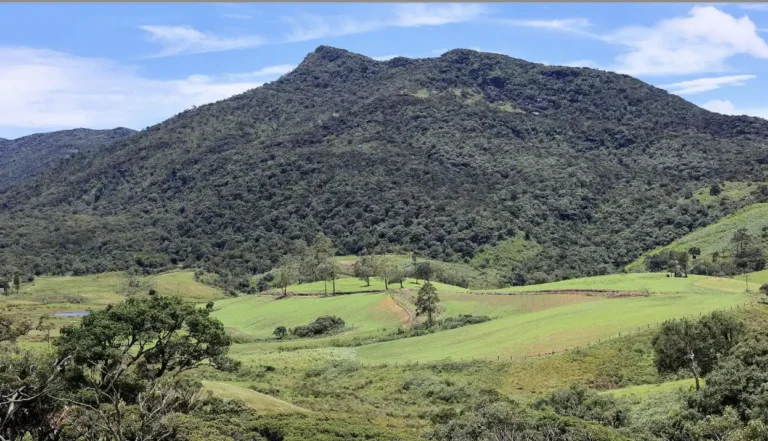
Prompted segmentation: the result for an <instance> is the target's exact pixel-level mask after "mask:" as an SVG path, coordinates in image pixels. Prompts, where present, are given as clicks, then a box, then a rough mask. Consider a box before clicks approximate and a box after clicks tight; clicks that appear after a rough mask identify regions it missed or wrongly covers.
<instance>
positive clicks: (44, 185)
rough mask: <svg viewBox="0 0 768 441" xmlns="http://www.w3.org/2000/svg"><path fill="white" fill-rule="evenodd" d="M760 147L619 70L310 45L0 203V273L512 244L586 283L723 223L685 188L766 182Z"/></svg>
mask: <svg viewBox="0 0 768 441" xmlns="http://www.w3.org/2000/svg"><path fill="white" fill-rule="evenodd" d="M767 140H768V121H765V120H763V119H760V118H750V117H743V116H726V115H720V114H715V113H712V112H708V111H706V110H704V109H701V108H699V107H698V106H696V105H694V104H692V103H690V102H687V101H685V100H684V99H682V98H680V97H678V96H675V95H673V94H669V93H668V92H666V91H664V90H661V89H658V88H655V87H653V86H651V85H649V84H646V83H643V82H642V81H639V80H637V79H634V78H632V77H629V76H627V75H618V74H615V73H611V72H607V71H600V70H594V69H587V68H573V67H562V66H549V65H544V64H537V63H530V62H526V61H524V60H519V59H514V58H510V57H507V56H504V55H500V54H491V53H480V52H475V51H471V50H464V49H457V50H451V51H448V52H446V53H445V54H443V55H441V56H439V57H433V58H426V59H406V58H403V57H397V58H395V59H392V60H389V61H376V60H373V59H371V58H368V57H365V56H362V55H358V54H354V53H350V52H348V51H345V50H342V49H337V48H332V47H326V46H321V47H318V48H317V49H316V50H315V51H313V52H312V53H311V54H309V55H308V56H307V57H306V59H305V60H304V61H303V62H302V63H301V64H300V65H299V66H298V67H297V68H296V69H295V70H293V71H292V72H290V73H289V74H287V75H284V76H283V77H281V78H280V79H279V80H277V81H274V82H272V83H269V84H267V85H264V86H263V87H259V88H256V89H254V90H251V91H248V92H246V93H243V94H240V95H237V96H235V97H232V98H230V99H227V100H222V101H219V102H217V103H213V104H209V105H205V106H200V107H198V108H196V109H192V110H189V111H186V112H183V113H181V114H179V115H177V116H175V117H173V118H170V119H169V120H167V121H165V122H162V123H160V124H158V125H155V126H153V127H150V128H148V129H146V130H144V131H141V132H139V133H137V134H135V135H132V136H129V137H127V138H124V139H122V140H120V141H118V142H116V143H113V144H110V145H109V146H107V147H105V148H104V149H100V150H99V152H98V154H85V155H84V156H83V157H82V158H79V159H78V160H77V161H69V162H67V163H66V164H62V165H61V166H59V167H55V168H54V169H52V171H51V172H50V173H49V174H48V175H46V176H45V177H44V178H43V177H41V178H38V179H34V180H33V181H30V182H28V183H27V184H25V185H22V186H19V187H17V188H15V189H14V191H13V192H7V193H5V194H3V195H0V206H2V207H3V210H2V213H0V267H2V268H11V267H17V268H19V269H20V270H21V271H23V272H25V273H32V272H33V271H34V269H37V270H38V272H43V273H53V274H67V273H70V272H73V271H74V272H77V273H95V272H107V271H113V270H123V269H127V268H129V267H131V266H135V265H136V261H137V258H136V254H137V253H141V254H149V255H150V256H151V257H152V260H155V261H161V262H164V263H166V264H168V265H169V266H170V265H175V264H179V263H184V264H186V265H188V266H190V267H203V268H205V269H206V270H209V271H210V272H218V273H220V274H225V273H228V274H232V275H234V276H238V277H243V278H245V277H250V276H252V275H254V274H260V273H263V272H265V271H268V270H270V269H271V268H273V267H275V265H276V264H277V263H278V261H279V260H280V258H282V257H283V256H284V255H285V254H286V253H287V252H289V250H290V249H291V247H292V241H293V240H295V239H299V238H303V239H305V240H308V239H309V238H312V237H314V235H315V234H316V233H317V232H319V231H323V232H324V233H325V234H326V235H327V236H328V237H330V238H331V239H332V240H333V242H334V245H335V247H336V248H337V250H338V251H339V253H340V254H360V253H362V252H365V251H366V250H367V251H374V250H375V251H377V252H395V251H397V250H402V251H407V252H416V253H418V254H419V255H423V256H428V257H430V258H433V259H439V260H443V261H448V262H456V263H465V262H470V261H472V259H474V258H475V257H476V256H480V257H479V258H478V260H477V261H475V262H476V263H477V264H478V265H484V264H485V261H486V258H487V260H488V264H489V265H492V264H494V262H499V265H507V263H505V262H508V261H509V257H510V256H509V253H508V251H509V250H510V249H512V250H515V249H517V248H516V247H517V245H519V243H516V241H517V238H519V237H520V236H521V235H522V237H523V239H524V240H527V245H530V247H528V246H526V247H523V249H525V250H527V251H531V252H530V255H528V256H527V257H526V259H524V262H523V263H524V265H523V268H522V270H524V271H525V272H527V273H531V274H532V273H536V272H542V273H544V274H546V275H547V276H548V277H549V278H551V279H552V280H560V279H563V278H567V277H578V276H586V275H591V274H598V273H601V272H604V270H605V269H609V270H613V269H616V268H621V267H623V266H624V265H626V264H628V263H630V262H631V261H632V260H634V259H635V258H636V257H637V256H639V255H640V254H642V253H643V252H645V251H647V250H649V249H651V248H653V247H655V246H656V245H658V244H662V243H669V242H670V241H672V240H674V239H677V238H680V237H682V236H684V235H686V234H688V233H690V232H691V231H692V230H695V229H697V228H700V227H702V226H704V225H708V224H710V223H712V221H714V220H716V219H718V218H720V217H722V216H724V215H725V214H728V213H730V212H731V211H732V210H733V208H734V207H732V206H730V205H727V204H726V205H724V206H721V205H718V204H716V205H714V206H712V207H709V208H707V207H706V206H705V205H703V204H702V203H701V202H700V201H699V200H697V199H696V198H690V199H685V197H684V196H685V195H687V194H688V193H690V192H693V191H695V190H698V189H700V188H702V187H703V186H705V185H707V184H709V183H711V182H715V181H717V182H722V181H741V182H752V181H755V182H757V181H761V180H763V179H764V174H765V170H766V164H768V161H765V159H766V153H765V151H766V143H767ZM5 144H6V143H4V145H5ZM669 164H675V166H674V167H670V166H669ZM342 170H343V173H341V172H339V171H342ZM606 189H609V190H606ZM30 239H31V240H30ZM510 240H511V242H506V241H510ZM497 245H498V247H497V248H494V247H495V246H497ZM529 248H530V249H529ZM518 263H519V262H518ZM503 270H504V271H505V272H508V271H510V270H512V268H507V267H505V268H503Z"/></svg>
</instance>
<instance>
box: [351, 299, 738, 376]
mask: <svg viewBox="0 0 768 441" xmlns="http://www.w3.org/2000/svg"><path fill="white" fill-rule="evenodd" d="M540 297H545V298H546V297H547V296H540ZM747 300H748V297H747V296H745V295H742V294H728V293H705V294H663V295H652V296H649V297H630V298H617V299H608V298H600V299H599V300H596V301H586V302H581V303H574V304H569V305H564V306H558V307H554V308H550V309H543V310H540V311H535V312H530V313H527V314H513V315H510V316H507V317H502V318H499V319H496V320H492V321H490V322H486V323H481V324H477V325H471V326H467V327H464V328H459V329H453V330H449V331H444V332H439V333H435V334H430V335H426V336H422V337H414V338H410V339H404V340H395V341H390V342H384V343H376V344H371V345H366V346H362V347H359V348H357V351H356V353H357V356H358V358H359V359H360V360H362V361H366V362H377V363H385V362H394V361H400V362H406V361H437V360H443V359H453V360H460V359H467V358H482V357H489V358H491V359H495V358H497V357H498V358H507V359H508V358H511V357H515V358H517V357H523V356H527V355H537V354H540V353H547V352H552V351H563V350H565V349H570V348H574V347H577V346H583V345H585V344H587V343H592V342H597V341H598V340H599V339H602V340H604V339H606V338H610V337H615V336H616V335H618V334H619V333H627V332H630V331H633V330H637V329H638V328H642V327H648V326H650V325H654V324H656V323H658V322H660V321H664V320H666V319H670V318H676V317H682V316H698V315H699V314H700V313H705V312H709V311H713V310H716V309H728V308H732V307H734V306H737V305H741V304H744V303H745V302H746V301H747Z"/></svg>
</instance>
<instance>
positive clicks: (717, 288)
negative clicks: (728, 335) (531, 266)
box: [493, 273, 759, 294]
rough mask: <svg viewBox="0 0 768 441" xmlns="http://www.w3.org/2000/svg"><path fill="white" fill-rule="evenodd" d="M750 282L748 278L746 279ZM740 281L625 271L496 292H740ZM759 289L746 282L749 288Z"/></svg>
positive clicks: (742, 288)
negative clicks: (593, 290)
mask: <svg viewBox="0 0 768 441" xmlns="http://www.w3.org/2000/svg"><path fill="white" fill-rule="evenodd" d="M750 282H751V281H750ZM745 288H746V286H745V284H744V282H743V281H739V280H736V279H726V278H721V277H708V276H697V275H689V276H688V277H687V278H686V277H667V276H666V274H665V273H628V274H610V275H607V276H596V277H584V278H581V279H573V280H562V281H559V282H552V283H543V284H541V285H527V286H513V287H508V288H503V289H499V290H493V291H496V292H529V291H547V290H567V289H595V290H616V291H639V292H643V291H646V290H647V291H648V292H651V293H699V294H707V293H709V294H712V293H743V292H744V291H745ZM757 288H759V285H758V284H756V283H755V284H752V283H750V290H754V289H757Z"/></svg>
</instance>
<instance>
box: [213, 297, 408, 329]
mask: <svg viewBox="0 0 768 441" xmlns="http://www.w3.org/2000/svg"><path fill="white" fill-rule="evenodd" d="M214 308H215V312H214V313H213V316H214V317H216V318H218V319H219V320H221V321H222V322H223V323H224V326H226V327H228V328H234V329H236V330H237V331H239V332H241V333H244V334H249V335H252V336H257V337H269V336H271V335H272V331H273V330H274V329H275V328H276V327H277V326H286V327H289V328H290V327H295V326H298V325H306V324H307V323H309V322H311V321H313V320H314V319H316V318H317V317H320V316H324V315H335V316H337V317H341V318H342V319H343V320H344V322H345V323H346V326H347V328H349V329H350V331H349V333H353V334H360V333H365V332H372V331H377V330H381V329H382V328H395V327H397V326H400V325H402V324H406V323H407V322H408V314H407V313H406V312H405V310H404V309H403V308H401V307H400V306H399V305H398V304H397V303H396V302H395V301H394V300H392V297H390V295H389V294H383V293H382V294H355V295H348V296H336V297H310V298H301V297H289V298H285V299H275V298H273V297H267V296H244V297H238V298H234V299H226V300H222V301H219V302H216V304H215V307H214Z"/></svg>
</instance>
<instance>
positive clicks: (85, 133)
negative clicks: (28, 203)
mask: <svg viewBox="0 0 768 441" xmlns="http://www.w3.org/2000/svg"><path fill="white" fill-rule="evenodd" d="M134 133H137V132H136V131H135V130H131V129H127V128H124V127H117V128H114V129H107V130H93V129H85V128H77V129H69V130H60V131H54V132H44V133H35V134H31V135H27V136H22V137H19V138H15V139H12V140H9V139H0V152H1V153H2V155H0V191H3V190H4V189H7V188H8V187H10V186H11V185H17V184H21V183H24V182H26V181H28V180H30V179H32V178H34V177H36V176H37V175H39V174H42V173H44V172H45V171H46V170H47V169H49V168H51V167H54V166H55V165H56V164H58V162H59V161H61V160H64V159H66V158H67V157H70V156H72V155H76V154H78V153H86V152H91V151H97V150H99V149H100V148H102V147H104V146H105V145H106V144H109V143H111V142H114V141H116V140H119V139H122V138H125V137H128V136H130V135H133V134H134Z"/></svg>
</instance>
